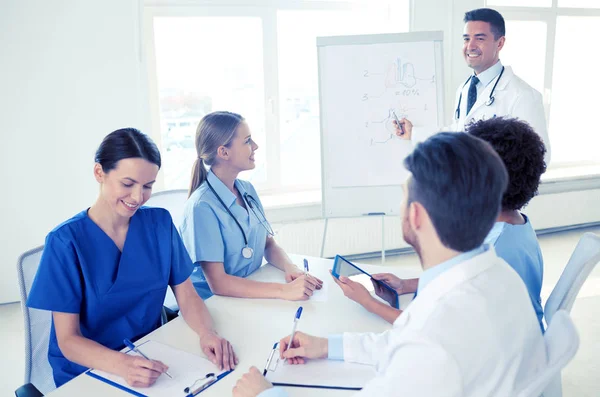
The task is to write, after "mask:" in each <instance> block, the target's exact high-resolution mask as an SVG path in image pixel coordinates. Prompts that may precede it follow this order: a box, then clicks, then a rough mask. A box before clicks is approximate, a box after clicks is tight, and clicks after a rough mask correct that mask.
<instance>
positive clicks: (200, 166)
mask: <svg viewBox="0 0 600 397" xmlns="http://www.w3.org/2000/svg"><path fill="white" fill-rule="evenodd" d="M207 175H208V172H207V171H206V167H205V166H204V161H202V159H201V158H196V161H195V162H194V166H193V167H192V181H191V183H190V191H189V192H188V198H189V197H190V196H191V195H192V193H194V191H195V190H196V189H198V188H199V187H200V185H202V183H204V181H205V180H206V177H207Z"/></svg>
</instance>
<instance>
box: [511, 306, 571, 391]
mask: <svg viewBox="0 0 600 397" xmlns="http://www.w3.org/2000/svg"><path fill="white" fill-rule="evenodd" d="M544 344H545V346H546V355H547V357H548V362H547V363H546V364H545V366H544V369H543V370H542V371H541V372H540V373H537V374H535V376H534V378H533V379H531V380H530V381H529V382H528V384H527V386H526V387H525V388H523V389H522V390H521V391H519V392H518V393H517V397H539V396H541V395H542V393H543V396H544V397H550V396H556V395H559V396H560V395H561V394H562V390H561V389H560V386H561V384H560V382H559V383H558V384H556V383H555V382H554V381H555V380H556V379H560V372H561V370H562V369H563V368H564V367H565V366H566V365H567V364H568V363H569V362H570V361H571V360H572V359H573V357H575V353H577V349H578V348H579V335H578V334H577V330H576V329H575V325H574V324H573V321H572V320H571V317H570V316H569V313H568V312H567V311H566V310H559V311H557V312H556V313H555V314H554V317H553V320H552V322H551V323H550V326H549V327H548V329H547V330H546V333H545V334H544ZM556 386H558V387H559V389H556ZM556 393H558V394H556Z"/></svg>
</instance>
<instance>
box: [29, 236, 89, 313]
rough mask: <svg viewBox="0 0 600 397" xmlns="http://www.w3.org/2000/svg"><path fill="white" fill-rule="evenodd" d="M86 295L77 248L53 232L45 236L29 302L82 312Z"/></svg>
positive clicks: (30, 305) (56, 309) (45, 308)
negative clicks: (83, 298) (84, 293)
mask: <svg viewBox="0 0 600 397" xmlns="http://www.w3.org/2000/svg"><path fill="white" fill-rule="evenodd" d="M82 297H83V274H82V272H81V269H80V266H79V261H78V259H77V256H76V254H75V249H74V248H73V247H72V246H71V245H70V244H68V243H67V242H64V241H63V240H61V238H60V237H58V236H57V235H56V234H55V233H54V232H53V233H50V234H49V235H48V237H46V244H45V246H44V252H43V253H42V258H41V260H40V266H39V268H38V271H37V274H36V276H35V279H34V281H33V285H32V287H31V291H30V293H29V297H28V298H27V306H28V307H31V308H34V309H42V310H50V311H55V312H63V313H76V314H77V313H79V312H80V311H81V303H82Z"/></svg>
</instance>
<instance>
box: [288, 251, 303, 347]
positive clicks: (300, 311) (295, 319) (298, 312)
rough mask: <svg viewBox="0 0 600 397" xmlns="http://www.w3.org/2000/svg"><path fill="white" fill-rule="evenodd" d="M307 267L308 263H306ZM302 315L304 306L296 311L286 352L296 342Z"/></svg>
mask: <svg viewBox="0 0 600 397" xmlns="http://www.w3.org/2000/svg"><path fill="white" fill-rule="evenodd" d="M305 260H306V259H305ZM304 263H305V265H306V262H304ZM301 315H302V306H300V307H299V308H298V310H297V311H296V316H295V317H294V326H293V327H292V335H291V336H290V343H288V345H287V348H286V349H285V351H288V350H289V349H290V347H291V346H292V343H293V342H294V334H295V333H296V326H297V325H298V321H300V316H301Z"/></svg>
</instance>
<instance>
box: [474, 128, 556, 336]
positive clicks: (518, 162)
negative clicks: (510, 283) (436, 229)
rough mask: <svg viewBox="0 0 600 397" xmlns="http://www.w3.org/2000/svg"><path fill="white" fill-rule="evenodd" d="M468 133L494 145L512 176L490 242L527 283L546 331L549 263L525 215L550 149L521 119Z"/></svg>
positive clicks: (539, 319)
mask: <svg viewBox="0 0 600 397" xmlns="http://www.w3.org/2000/svg"><path fill="white" fill-rule="evenodd" d="M467 132H469V133H470V134H471V135H474V136H476V137H478V138H480V139H483V140H484V141H486V142H488V143H489V144H490V145H492V147H493V148H494V149H495V150H496V152H497V153H498V154H499V155H500V158H501V159H502V161H503V162H504V165H505V166H506V170H507V171H508V176H509V183H508V187H507V189H506V192H505V193H504V196H503V197H502V211H501V212H500V215H498V219H497V221H496V224H495V225H494V227H493V228H492V230H491V231H490V233H489V234H488V236H487V238H486V240H485V242H486V243H487V244H490V245H493V246H494V248H495V249H496V253H497V254H498V256H500V257H501V258H502V259H504V260H505V261H506V262H508V264H509V265H510V266H511V267H512V268H513V269H514V270H515V271H516V272H517V273H518V274H519V276H521V279H523V281H524V282H525V286H526V287H527V290H528V291H529V297H530V298H531V303H532V304H533V308H534V309H535V314H536V315H537V317H538V321H539V323H540V327H541V329H542V331H543V330H544V325H543V324H542V317H543V316H544V311H543V309H542V299H541V297H540V292H541V290H542V279H543V276H544V260H543V258H542V251H541V250H540V245H539V243H538V241H537V237H536V235H535V231H534V230H533V226H532V225H531V222H530V221H529V218H528V217H527V216H526V215H525V214H523V213H522V212H521V210H522V209H523V207H525V206H526V205H527V204H528V203H529V201H530V200H531V199H532V198H533V197H534V196H535V195H537V193H538V187H539V185H540V178H541V176H542V174H543V173H544V172H546V162H545V161H544V155H545V153H546V147H545V146H544V142H543V141H542V139H541V138H540V136H539V135H538V134H536V132H535V131H534V130H533V128H531V126H530V125H529V124H527V123H526V122H524V121H521V120H517V119H509V118H502V117H496V118H493V119H489V120H481V121H478V122H476V123H474V124H472V125H471V126H469V127H468V128H467Z"/></svg>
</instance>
